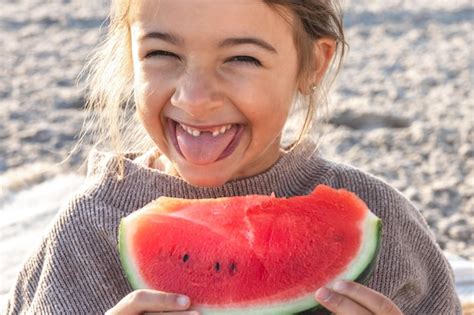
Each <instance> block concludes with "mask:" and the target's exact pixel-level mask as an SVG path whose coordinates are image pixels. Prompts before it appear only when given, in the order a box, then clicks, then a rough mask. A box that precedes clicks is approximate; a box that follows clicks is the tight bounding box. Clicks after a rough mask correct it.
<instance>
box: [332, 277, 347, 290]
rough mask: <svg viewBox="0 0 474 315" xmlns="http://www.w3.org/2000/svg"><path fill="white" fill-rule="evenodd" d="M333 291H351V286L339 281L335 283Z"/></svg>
mask: <svg viewBox="0 0 474 315" xmlns="http://www.w3.org/2000/svg"><path fill="white" fill-rule="evenodd" d="M333 289H334V290H336V291H339V292H345V291H347V289H349V285H348V284H347V282H345V281H342V280H338V281H336V282H335V283H334V286H333Z"/></svg>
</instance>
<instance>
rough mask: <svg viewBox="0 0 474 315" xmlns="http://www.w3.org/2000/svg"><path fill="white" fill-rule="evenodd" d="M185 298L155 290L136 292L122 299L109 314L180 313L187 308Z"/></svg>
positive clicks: (187, 303) (187, 304)
mask: <svg viewBox="0 0 474 315" xmlns="http://www.w3.org/2000/svg"><path fill="white" fill-rule="evenodd" d="M189 305H190V301H189V298H188V297H187V296H184V295H179V294H174V293H165V292H160V291H155V290H146V289H143V290H136V291H133V292H132V293H130V294H129V295H127V296H126V297H124V298H123V299H122V300H121V301H120V302H119V303H118V304H117V305H116V306H115V307H114V308H113V309H112V310H111V312H110V314H140V313H143V312H160V311H180V310H186V309H188V308H189Z"/></svg>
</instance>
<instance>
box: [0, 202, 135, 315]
mask: <svg viewBox="0 0 474 315" xmlns="http://www.w3.org/2000/svg"><path fill="white" fill-rule="evenodd" d="M112 210H113V209H107V208H106V207H102V208H101V207H97V206H96V207H95V208H94V207H93V206H91V205H90V204H87V202H85V201H84V200H75V201H74V202H72V203H71V204H70V205H69V206H68V207H66V208H65V209H63V211H61V212H60V214H59V215H58V216H57V219H56V221H55V223H54V224H53V225H52V228H51V229H50V230H49V232H48V233H47V234H46V235H45V237H44V238H43V240H42V243H41V245H40V247H39V249H38V250H37V251H36V252H35V253H34V254H33V255H32V256H31V257H30V258H29V259H28V260H27V262H26V264H25V265H24V266H23V268H22V270H21V271H20V273H19V275H18V277H17V279H16V282H15V284H14V286H13V287H12V289H11V291H10V296H9V300H8V302H7V311H6V314H20V313H21V314H25V313H27V314H103V313H104V312H105V311H106V310H107V309H109V308H111V307H112V306H113V305H115V304H116V303H117V302H118V301H119V300H120V299H121V298H122V297H123V296H125V295H126V294H127V293H128V292H129V291H130V290H131V289H130V287H129V286H128V284H127V283H126V280H125V278H124V276H123V274H122V271H121V268H120V262H119V258H118V253H117V247H116V239H115V237H113V236H111V235H108V234H107V233H106V232H105V230H102V229H101V227H102V225H103V222H101V220H97V221H96V222H95V223H94V224H91V220H90V217H89V215H90V211H93V212H95V213H102V214H103V216H104V217H106V216H107V213H110V212H111V211H112ZM99 219H100V218H99ZM113 230H114V231H115V230H116V229H113Z"/></svg>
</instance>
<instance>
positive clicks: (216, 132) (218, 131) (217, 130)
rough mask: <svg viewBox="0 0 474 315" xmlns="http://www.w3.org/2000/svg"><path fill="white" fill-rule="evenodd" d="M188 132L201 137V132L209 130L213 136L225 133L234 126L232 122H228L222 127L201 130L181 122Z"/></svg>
mask: <svg viewBox="0 0 474 315" xmlns="http://www.w3.org/2000/svg"><path fill="white" fill-rule="evenodd" d="M179 125H180V126H181V127H182V128H183V129H184V130H185V131H186V132H187V133H189V134H190V135H192V136H194V137H199V136H200V135H201V132H209V133H212V136H214V137H217V136H218V135H219V134H223V133H225V132H226V131H227V130H229V129H230V128H232V124H228V125H225V126H222V127H217V128H214V129H212V130H206V131H201V130H198V129H195V128H192V127H189V126H186V125H183V124H179Z"/></svg>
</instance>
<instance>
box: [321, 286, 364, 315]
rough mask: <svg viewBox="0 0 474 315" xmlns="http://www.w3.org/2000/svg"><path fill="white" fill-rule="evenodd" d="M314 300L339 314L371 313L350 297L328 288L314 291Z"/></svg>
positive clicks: (359, 314) (361, 314)
mask: <svg viewBox="0 0 474 315" xmlns="http://www.w3.org/2000/svg"><path fill="white" fill-rule="evenodd" d="M316 300H317V301H318V302H319V303H321V305H323V306H324V307H325V308H327V309H328V310H330V311H331V312H333V313H336V314H338V315H339V314H340V315H372V314H373V313H372V312H370V311H369V310H368V309H366V308H364V307H362V306H361V305H360V304H357V303H356V302H354V301H353V300H351V299H350V298H348V297H346V296H344V295H342V294H339V293H337V292H334V291H332V290H330V289H328V288H321V289H319V290H318V291H316Z"/></svg>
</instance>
